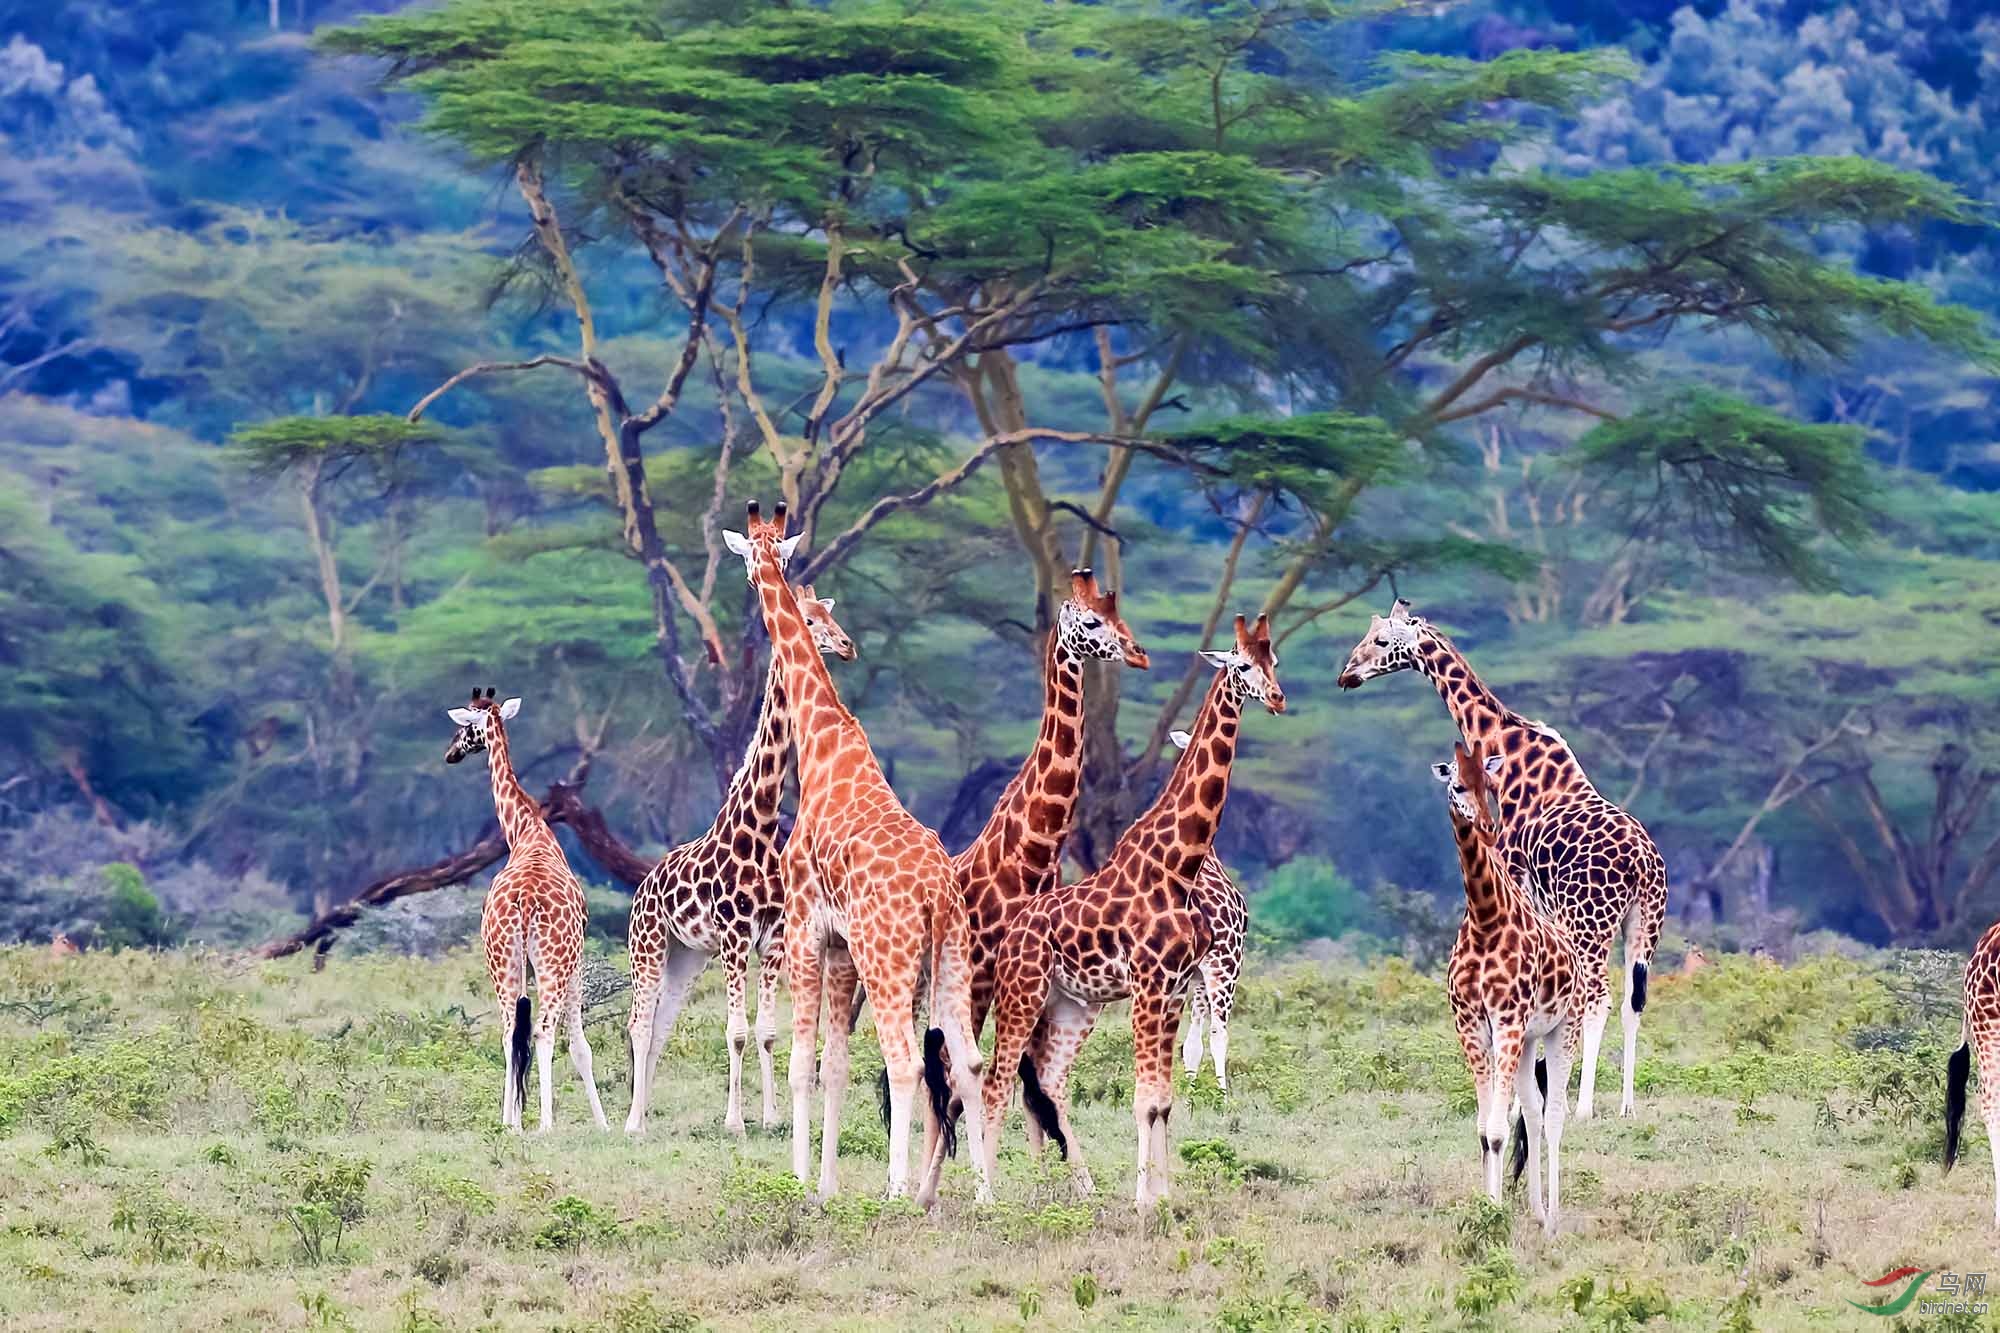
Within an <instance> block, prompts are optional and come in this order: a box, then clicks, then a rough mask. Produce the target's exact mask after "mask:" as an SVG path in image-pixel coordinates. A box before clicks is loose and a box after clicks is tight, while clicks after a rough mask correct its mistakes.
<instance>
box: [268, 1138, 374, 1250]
mask: <svg viewBox="0 0 2000 1333" xmlns="http://www.w3.org/2000/svg"><path fill="white" fill-rule="evenodd" d="M373 1170H374V1164H373V1163H371V1162H369V1161H368V1159H367V1158H365V1157H328V1156H321V1155H318V1154H315V1155H313V1156H310V1157H306V1158H302V1159H300V1160H298V1161H296V1162H293V1163H291V1164H290V1165H289V1166H287V1167H286V1168H285V1171H284V1182H285V1186H286V1188H287V1189H288V1190H289V1191H290V1192H291V1194H292V1198H291V1200H290V1201H289V1202H287V1203H286V1204H285V1205H284V1207H283V1209H282V1212H283V1215H284V1218H285V1220H286V1221H288V1222H290V1223H291V1224H292V1230H293V1231H294V1232H295V1233H296V1234H297V1235H298V1238H299V1248H300V1250H301V1251H303V1252H304V1254H305V1257H306V1261H307V1262H308V1263H315V1264H317V1263H321V1262H324V1261H325V1260H327V1259H329V1258H337V1257H338V1256H339V1254H340V1243H341V1241H342V1239H344V1238H345V1236H346V1235H347V1229H348V1228H349V1227H350V1226H352V1225H354V1224H355V1223H356V1222H359V1221H360V1220H361V1219H362V1217H364V1216H365V1215H366V1214H367V1211H368V1207H367V1195H368V1176H369V1173H370V1172H371V1171H373Z"/></svg>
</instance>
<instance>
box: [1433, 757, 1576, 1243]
mask: <svg viewBox="0 0 2000 1333" xmlns="http://www.w3.org/2000/svg"><path fill="white" fill-rule="evenodd" d="M1490 763H1491V766H1492V767H1493V768H1494V769H1496V770H1497V769H1498V768H1499V766H1500V761H1499V758H1498V756H1493V757H1492V758H1491V760H1490ZM1488 765H1489V757H1488V756H1487V755H1486V754H1485V753H1484V751H1483V750H1480V749H1478V748H1474V749H1472V750H1467V749H1466V748H1465V744H1464V743H1463V742H1460V743H1459V744H1458V745H1457V746H1456V747H1454V754H1453V757H1452V762H1451V763H1447V764H1433V765H1432V766H1431V771H1432V772H1433V773H1434V774H1435V775H1436V776H1437V779H1438V781H1440V782H1442V783H1444V784H1445V786H1446V787H1447V789H1449V791H1450V804H1451V828H1452V834H1453V836H1454V837H1455V838H1456V839H1457V842H1458V867H1459V872H1460V874H1461V875H1462V876H1463V877H1464V880H1465V920H1464V921H1462V922H1460V923H1459V927H1458V939H1457V940H1456V942H1454V943H1453V945H1452V948H1451V962H1450V965H1449V966H1448V967H1447V968H1446V969H1445V991H1446V994H1447V995H1448V996H1449V997H1450V1000H1451V1016H1452V1022H1453V1024H1454V1025H1455V1026H1456V1027H1457V1029H1458V1041H1459V1045H1461V1046H1462V1047H1464V1048H1465V1063H1466V1067H1467V1068H1469V1069H1470V1070H1471V1071H1472V1084H1473V1087H1474V1089H1475V1090H1476V1092H1477V1093H1478V1098H1479V1158H1480V1165H1481V1166H1482V1167H1484V1169H1485V1174H1486V1193H1487V1195H1488V1197H1490V1198H1491V1199H1492V1200H1493V1202H1495V1203H1498V1202H1500V1186H1501V1174H1502V1171H1501V1166H1502V1163H1501V1157H1502V1154H1503V1153H1504V1151H1505V1149H1506V1146H1507V1105H1508V1102H1509V1100H1510V1099H1511V1098H1515V1097H1518V1098H1519V1100H1520V1103H1521V1116H1522V1120H1523V1122H1524V1123H1523V1126H1522V1129H1523V1134H1524V1137H1525V1138H1526V1140H1527V1144H1526V1147H1527V1159H1528V1161H1527V1165H1528V1172H1529V1174H1528V1207H1529V1209H1530V1210H1531V1211H1532V1212H1533V1213H1534V1215H1535V1216H1536V1217H1537V1218H1539V1219H1541V1222H1542V1225H1543V1226H1544V1227H1545V1228H1546V1229H1547V1230H1548V1231H1549V1233H1550V1234H1554V1232H1555V1229H1556V1220H1557V1216H1558V1214H1559V1213H1560V1212H1561V1201H1562V1179H1561V1177H1562V1173H1561V1169H1560V1158H1561V1150H1562V1131H1563V1116H1564V1111H1565V1108H1566V1105H1567V1103H1568V1099H1569V1066H1570V1061H1571V1060H1572V1059H1573V1058H1574V1057H1575V1055H1576V1047H1577V1039H1578V1035H1579V1033H1580V1031H1581V1029H1582V1026H1583V1021H1582V1019H1583V1015H1582V1013H1581V1011H1580V1010H1579V1009H1578V1008H1577V986H1576V949H1575V947H1574V946H1573V945H1572V944H1571V943H1570V938H1569V932H1568V931H1567V930H1565V929H1564V928H1563V925H1562V923H1561V922H1560V921H1558V920H1556V918H1555V917H1554V916H1553V915H1551V914H1549V913H1547V912H1544V911H1543V910H1542V909H1541V908H1540V907H1538V906H1537V905H1536V904H1535V901H1534V899H1533V897H1531V896H1530V895H1529V893H1528V892H1527V890H1526V889H1525V888H1524V887H1523V886H1522V885H1521V884H1519V883H1517V882H1516V880H1515V877H1514V875H1513V872H1512V871H1510V870H1509V869H1508V867H1507V861H1506V858H1505V857H1504V856H1502V855H1501V853H1500V851H1499V850H1498V848H1497V847H1495V845H1494V844H1495V842H1496V840H1497V839H1498V836H1499V829H1498V827H1497V826H1496V825H1495V824H1494V822H1493V813H1492V809H1491V807H1490V806H1489V805H1488V804H1487V788H1486V782H1487V776H1488V775H1487V768H1488ZM1537 1048H1539V1054H1538V1052H1537ZM1538 1058H1539V1059H1542V1060H1545V1061H1547V1066H1548V1067H1547V1071H1546V1072H1547V1077H1548V1082H1547V1085H1546V1086H1547V1087H1548V1088H1549V1089H1550V1094H1549V1095H1547V1096H1546V1097H1545V1096H1544V1094H1543V1092H1542V1091H1541V1087H1540V1085H1539V1084H1538V1080H1537V1079H1536V1077H1535V1062H1536V1060H1537V1059H1538ZM1545 1101H1546V1105H1544V1102H1545ZM1545 1139H1546V1141H1547V1143H1548V1150H1549V1193H1548V1203H1547V1205H1546V1206H1544V1205H1543V1202H1542V1160H1541V1159H1542V1154H1541V1148H1542V1143H1543V1141H1544V1140H1545Z"/></svg>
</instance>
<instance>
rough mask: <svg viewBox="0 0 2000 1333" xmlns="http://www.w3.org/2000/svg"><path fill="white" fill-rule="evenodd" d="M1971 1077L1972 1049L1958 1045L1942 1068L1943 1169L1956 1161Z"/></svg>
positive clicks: (1963, 1044) (1949, 1168) (1949, 1167)
mask: <svg viewBox="0 0 2000 1333" xmlns="http://www.w3.org/2000/svg"><path fill="white" fill-rule="evenodd" d="M1971 1077H1972V1047H1971V1046H1969V1045H1967V1044H1965V1043H1964V1042H1960V1043H1959V1047H1958V1049H1957V1050H1955V1051H1953V1052H1952V1053H1951V1059H1950V1060H1949V1061H1947V1062H1946V1063H1945V1067H1944V1169H1945V1170H1947V1171H1949V1170H1951V1166H1952V1163H1953V1162H1956V1161H1957V1160H1958V1133H1959V1131H1960V1130H1961V1129H1964V1128H1965V1085H1966V1082H1967V1081H1968V1080H1969V1079H1971Z"/></svg>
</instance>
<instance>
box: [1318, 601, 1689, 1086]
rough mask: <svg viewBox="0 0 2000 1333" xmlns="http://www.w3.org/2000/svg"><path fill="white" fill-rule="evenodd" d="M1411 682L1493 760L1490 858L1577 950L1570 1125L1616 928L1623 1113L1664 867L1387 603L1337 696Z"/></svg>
mask: <svg viewBox="0 0 2000 1333" xmlns="http://www.w3.org/2000/svg"><path fill="white" fill-rule="evenodd" d="M1406 669H1407V670H1415V671H1420V672H1422V673H1423V674H1424V675H1425V676H1426V677H1428V678H1429V679H1430V682H1431V684H1432V685H1433V686H1435V687H1436V689H1437V692H1438V696H1439V697H1440V698H1441V699H1443V700H1444V705H1445V708H1446V709H1447V710H1449V711H1450V713H1451V716H1452V720H1453V721H1455V722H1456V723H1457V724H1458V730H1459V734H1460V735H1461V736H1462V737H1464V739H1465V743H1466V744H1467V745H1469V746H1485V747H1486V750H1487V752H1488V753H1490V754H1497V755H1499V756H1500V758H1501V761H1502V762H1501V767H1500V772H1499V778H1498V781H1497V783H1496V784H1495V786H1496V790H1497V792H1498V795H1499V801H1500V850H1501V851H1502V852H1503V853H1504V854H1505V855H1506V857H1507V864H1508V865H1509V866H1510V867H1511V868H1512V869H1513V871H1514V873H1515V874H1516V875H1527V876H1528V882H1529V886H1530V888H1531V889H1532V890H1533V892H1534V894H1535V897H1536V900H1537V901H1538V902H1539V903H1540V904H1541V905H1542V906H1543V907H1544V908H1546V909H1548V910H1549V911H1551V912H1553V913H1554V914H1556V916H1558V917H1559V918H1560V919H1561V920H1562V922H1563V924H1564V925H1565V926H1567V927H1568V928H1569V932H1570V938H1571V939H1572V940H1573V941H1574V942H1575V944H1576V948H1577V959H1578V966H1579V968H1580V969H1581V971H1582V975H1583V982H1582V984H1583V987H1584V1001H1585V1004H1586V1005H1587V1008H1586V1011H1585V1012H1586V1018H1585V1024H1584V1031H1583V1082H1582V1088H1581V1090H1580V1094H1579V1096H1578V1098H1577V1108H1576V1114H1577V1118H1578V1119H1579V1120H1584V1119H1588V1118H1589V1117H1590V1114H1591V1108H1592V1098H1593V1095H1594V1092H1595V1089H1596V1086H1597V1052H1598V1047H1599V1046H1600V1045H1601V1044H1602V1042H1603V1040H1604V1024H1605V1020H1606V1019H1607V1018H1608V1017H1609V1016H1610V1012H1611V999H1610V991H1609V989H1608V988H1607V987H1606V986H1605V984H1604V973H1605V970H1606V967H1607V965H1608V961H1609V959H1610V956H1611V947H1612V945H1613V944H1615V943H1617V941H1618V936H1619V934H1620V931H1621V928H1622V931H1623V934H1624V938H1625V963H1626V972H1627V976H1628V981H1627V984H1626V988H1625V1004H1624V1018H1623V1023H1624V1029H1625V1051H1624V1057H1625V1069H1624V1087H1623V1097H1622V1099H1621V1100H1620V1103H1619V1107H1618V1113H1619V1114H1620V1115H1631V1114H1632V1072H1633V1068H1634V1066H1635V1064H1636V1062H1637V1060H1638V1055H1639V1014H1640V1012H1641V1011H1642V1010H1644V1009H1645V1007H1646V969H1647V967H1648V965H1649V964H1650V963H1651V961H1652V957H1653V950H1654V949H1655V947H1657V946H1658V944H1659V942H1660V927H1661V926H1662V925H1663V924H1664V923H1665V921H1666V917H1667V867H1666V863H1665V862H1664V861H1663V860H1662V859H1661V857H1660V850H1659V848H1658V847H1655V846H1654V845H1653V839H1652V838H1651V837H1650V836H1649V835H1648V834H1647V832H1646V830H1645V828H1644V826H1642V825H1641V824H1640V823H1639V821H1638V820H1636V819H1634V818H1633V817H1632V816H1631V815H1629V814H1627V813H1626V812H1625V811H1623V810H1621V809H1619V808H1618V807H1617V806H1616V805H1614V804H1612V803H1611V802H1610V801H1609V800H1607V799H1606V798H1605V797H1604V796H1603V795H1602V794H1600V793H1599V792H1598V790H1597V788H1595V787H1593V786H1592V785H1591V784H1590V779H1589V778H1587V777H1585V776H1584V772H1583V766H1582V765H1581V764H1579V763H1578V762H1577V759H1576V755H1575V754H1573V753H1572V752H1571V751H1570V748H1569V744H1568V742H1566V741H1564V740H1563V738H1562V736H1561V734H1559V733H1558V732H1557V731H1556V729H1555V728H1554V727H1551V726H1549V725H1547V724H1546V723H1542V722H1536V721H1533V720H1531V719H1529V718H1525V717H1522V716H1521V715H1520V714H1519V713H1516V712H1514V711H1513V710H1512V709H1510V708H1508V707H1507V706H1506V705H1505V704H1503V703H1501V702H1500V700H1499V698H1498V697H1496V696H1495V695H1494V693H1493V691H1492V690H1490V689H1488V688H1487V686H1486V684H1485V682H1484V681H1482V680H1480V679H1479V677H1478V675H1477V674H1476V673H1474V671H1473V670H1472V666H1471V664H1470V663H1468V662H1467V661H1466V660H1465V655H1464V654H1463V653H1461V652H1459V651H1458V649H1457V648H1456V647H1454V646H1453V645H1452V642H1451V640H1449V639H1447V638H1445V636H1444V635H1442V634H1440V633H1439V632H1438V631H1437V630H1436V629H1434V628H1432V627H1431V625H1430V623H1429V622H1428V621H1426V620H1424V619H1423V618H1422V617H1420V616H1414V615H1411V614H1410V604H1409V603H1408V602H1406V601H1404V600H1403V599H1402V598H1400V597H1399V598H1397V599H1396V602H1395V605H1394V606H1392V607H1391V608H1390V611H1389V614H1388V615H1387V616H1374V617H1371V618H1370V620H1369V625H1368V633H1367V634H1365V635H1363V636H1362V639H1361V642H1360V643H1358V644H1356V645H1355V646H1354V651H1353V653H1351V654H1350V655H1349V656H1348V659H1347V665H1346V667H1345V668H1343V669H1342V671H1341V673H1340V685H1341V687H1342V688H1343V689H1354V688H1355V687H1356V686H1359V685H1360V684H1362V682H1364V681H1368V680H1373V679H1374V678H1375V677H1377V676H1381V675H1386V674H1388V673H1389V672H1392V671H1402V670H1406Z"/></svg>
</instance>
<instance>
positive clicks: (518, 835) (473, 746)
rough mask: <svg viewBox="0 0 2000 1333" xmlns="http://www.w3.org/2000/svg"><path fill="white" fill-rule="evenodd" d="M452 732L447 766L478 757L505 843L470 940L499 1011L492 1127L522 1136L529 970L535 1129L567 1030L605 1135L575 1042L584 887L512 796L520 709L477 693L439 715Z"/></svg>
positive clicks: (545, 1111)
mask: <svg viewBox="0 0 2000 1333" xmlns="http://www.w3.org/2000/svg"><path fill="white" fill-rule="evenodd" d="M446 711H447V712H448V713H449V715H450V717H451V720H452V721H453V722H456V723H457V724H458V734H457V735H456V736H453V737H452V739H451V745H450V747H449V748H448V749H446V750H445V752H444V761H445V762H446V763H447V764H455V763H457V762H458V761H459V760H461V759H463V758H465V757H466V756H467V755H469V754H478V753H479V752H480V751H481V750H484V751H486V752H487V758H486V766H487V769H488V771H489V772H490V774H491V776H492V779H493V810H494V813H495V814H497V815H498V816H499V817H500V827H501V828H502V829H503V830H504V831H505V832H506V834H507V864H506V866H505V867H504V868H503V869H502V870H501V871H500V873H499V874H497V875H495V876H494V877H493V885H492V887H491V888H489V889H488V890H487V891H486V906H485V908H484V910H483V911H482V912H481V913H480V916H479V939H480V943H481V944H483V945H484V946H485V949H486V971H487V974H488V975H489V976H491V977H492V979H493V993H494V996H495V998H496V999H498V1001H499V1003H500V1027H501V1031H502V1033H503V1038H502V1042H503V1049H504V1050H505V1051H506V1053H507V1078H506V1082H505V1084H504V1086H503V1087H502V1088H501V1092H500V1121H501V1123H502V1124H503V1125H505V1126H507V1127H508V1128H510V1129H519V1128H521V1113H522V1105H523V1103H524V1102H525V1101H526V1100H527V1093H528V1019H529V1017H530V1013H531V1010H530V1007H529V1003H528V994H527V991H528V980H527V970H528V969H529V968H533V969H534V973H535V991H536V993H537V994H538V995H539V996H540V997H541V1001H542V1013H541V1017H540V1018H538V1019H536V1020H535V1029H534V1034H535V1060H536V1065H537V1068H538V1069H539V1071H540V1074H541V1091H542V1120H541V1125H540V1126H539V1128H540V1131H541V1132H542V1133H547V1132H548V1130H549V1125H550V1123H551V1122H552V1120H553V1119H554V1116H555V1087H554V1084H553V1082H552V1080H551V1077H550V1076H551V1065H552V1063H553V1062H554V1059H555V1050H556V1027H555V1025H556V1024H557V1023H558V1022H562V1023H566V1024H568V1028H569V1058H570V1063H571V1064H573V1065H575V1066H576V1076H577V1077H578V1078H580V1079H582V1080H583V1089H584V1091H585V1092H586V1093H588V1094H589V1095H590V1118H591V1119H592V1120H593V1121H595V1122H596V1124H597V1127H598V1128H599V1129H604V1128H607V1126H606V1124H605V1121H604V1104H603V1103H602V1102H600V1101H598V1099H597V1080H596V1078H595V1077H594V1076H593V1075H592V1073H591V1065H590V1043H589V1041H587V1040H585V1038H584V1035H583V988H582V985H581V982H582V968H583V922H584V907H583V887H582V886H581V885H580V884H578V883H577V882H576V876H575V875H572V874H571V873H570V870H569V862H568V861H566V860H564V859H563V854H562V848H561V847H560V846H559V845H558V844H557V843H556V835H555V834H554V832H552V831H551V830H550V828H549V824H548V821H547V820H546V819H544V818H543V817H542V807H541V806H540V805H539V804H537V803H536V801H535V798H534V797H532V796H530V795H528V793H527V792H526V791H524V790H522V788H521V783H520V781H519V780H518V779H517V778H516V777H515V776H514V761H513V758H512V754H511V751H510V750H509V748H508V743H507V727H506V723H507V721H508V720H509V719H511V718H512V717H513V716H514V715H515V714H516V713H518V712H520V711H521V701H520V700H519V699H509V700H507V702H506V703H504V704H495V703H494V702H493V688H492V687H491V686H488V687H487V690H486V694H485V696H484V697H481V695H480V693H479V691H478V690H477V689H475V690H473V692H472V702H471V704H470V705H469V706H467V707H465V708H452V709H448V710H446Z"/></svg>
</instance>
